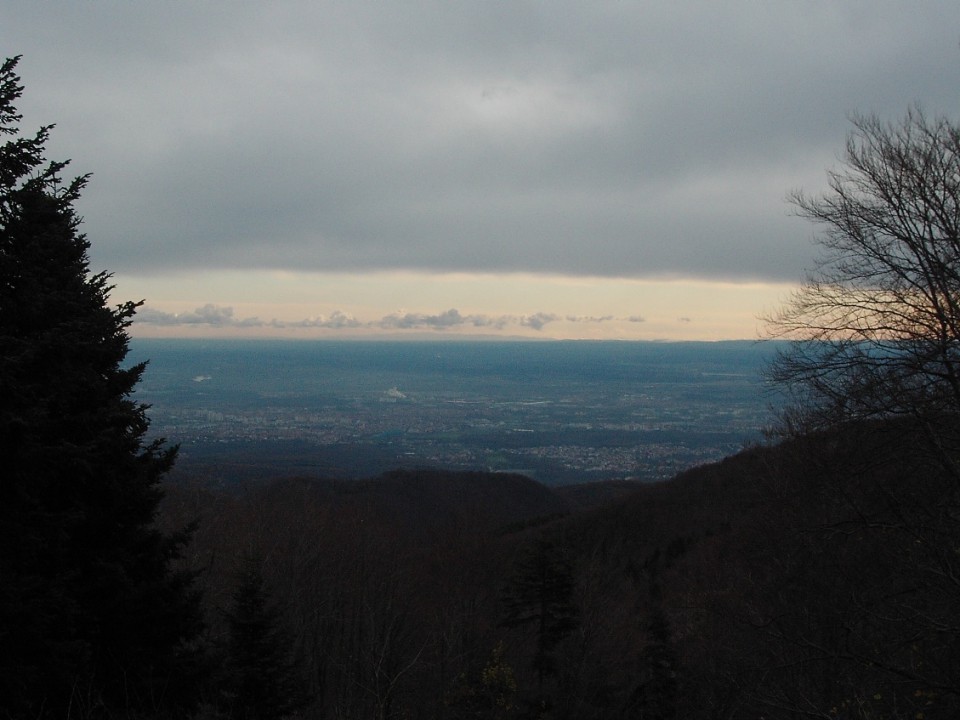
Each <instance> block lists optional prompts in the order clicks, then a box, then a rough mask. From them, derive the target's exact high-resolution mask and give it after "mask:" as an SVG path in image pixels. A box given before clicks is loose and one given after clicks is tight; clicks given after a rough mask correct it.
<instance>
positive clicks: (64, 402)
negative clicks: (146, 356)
mask: <svg viewBox="0 0 960 720" xmlns="http://www.w3.org/2000/svg"><path fill="white" fill-rule="evenodd" d="M18 60H19V58H13V59H9V60H7V61H5V62H4V63H3V65H2V66H0V134H3V135H5V136H8V138H9V139H8V141H7V142H6V143H4V144H3V145H2V146H0V455H2V457H3V465H4V470H3V474H2V480H0V716H4V717H7V716H10V717H20V716H29V717H34V718H36V717H45V716H50V717H67V716H69V715H70V714H73V715H80V714H85V715H87V716H93V715H96V714H97V713H98V712H102V713H103V714H107V713H110V712H116V711H118V710H120V709H122V710H124V711H128V712H129V711H133V709H135V708H143V709H150V710H153V709H156V708H158V707H160V706H162V705H169V704H171V703H177V702H186V701H187V699H188V698H187V697H186V694H185V693H186V689H185V688H186V685H184V684H183V682H182V681H185V679H184V678H183V677H182V673H181V672H180V669H181V668H182V667H183V660H184V653H183V650H184V646H185V643H186V642H187V641H189V640H190V639H191V638H194V637H195V636H196V634H197V633H198V631H199V603H198V599H197V597H196V595H195V594H194V593H193V591H192V590H191V578H190V576H188V575H186V574H183V573H177V572H174V571H173V570H172V569H171V562H172V561H173V560H174V559H175V558H176V557H177V556H178V553H179V551H180V549H181V547H182V544H183V542H184V541H185V537H184V536H167V535H165V534H163V533H161V532H160V531H159V530H158V529H157V528H156V527H155V526H154V516H155V514H156V512H157V507H158V503H159V501H160V499H161V492H160V489H159V487H158V483H159V481H160V479H161V476H162V475H163V474H164V473H165V472H166V471H167V470H168V469H169V468H170V466H171V465H172V463H173V461H174V456H175V453H176V450H175V448H169V447H165V446H164V444H163V443H162V442H161V441H151V442H147V441H146V440H145V433H146V431H147V428H148V420H147V417H146V408H145V407H144V406H143V405H141V404H138V403H137V402H135V401H134V400H133V399H132V397H131V394H132V392H133V390H134V388H135V386H136V384H137V383H138V381H139V380H140V377H141V374H142V373H143V371H144V365H142V364H139V365H133V366H125V365H124V361H125V358H126V355H127V351H128V335H127V332H126V331H127V328H128V326H129V324H130V321H131V318H132V316H133V315H134V313H135V311H136V308H137V305H138V304H137V303H132V302H126V303H123V304H120V305H118V306H116V307H110V306H109V304H108V298H109V294H110V291H111V290H112V287H111V285H110V284H109V277H110V276H109V275H108V274H106V273H99V274H91V272H90V269H89V264H88V259H87V250H88V248H89V242H88V241H87V239H86V238H85V236H84V235H82V234H80V233H79V231H78V228H79V224H80V218H79V217H78V216H77V215H76V213H75V212H74V207H73V206H74V203H75V202H76V200H77V199H78V198H79V196H80V192H81V191H82V189H83V188H84V186H85V185H86V182H87V177H85V176H84V177H79V178H76V179H74V180H72V181H69V182H64V181H62V180H61V177H60V173H61V171H62V170H63V169H64V167H65V166H66V163H57V162H47V161H46V160H45V159H44V144H45V142H46V140H47V138H48V135H49V131H50V127H44V128H41V129H40V131H39V132H37V133H36V134H35V135H34V136H33V137H19V136H18V126H17V125H18V122H19V120H20V115H18V114H17V112H16V108H15V103H16V101H17V100H18V98H19V97H20V95H21V93H22V91H23V88H22V86H21V85H20V81H19V77H18V76H17V74H16V71H15V69H16V65H17V62H18ZM181 691H183V692H181Z"/></svg>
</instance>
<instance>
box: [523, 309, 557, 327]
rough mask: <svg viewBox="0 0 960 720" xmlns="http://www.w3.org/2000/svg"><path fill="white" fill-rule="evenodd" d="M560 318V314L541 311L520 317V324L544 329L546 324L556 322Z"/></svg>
mask: <svg viewBox="0 0 960 720" xmlns="http://www.w3.org/2000/svg"><path fill="white" fill-rule="evenodd" d="M559 319H560V316H559V315H554V314H553V313H542V312H540V313H536V314H534V315H527V316H525V317H522V318H520V324H521V325H523V326H524V327H529V328H533V329H534V330H543V328H544V326H546V325H547V324H548V323H552V322H556V321H557V320H559Z"/></svg>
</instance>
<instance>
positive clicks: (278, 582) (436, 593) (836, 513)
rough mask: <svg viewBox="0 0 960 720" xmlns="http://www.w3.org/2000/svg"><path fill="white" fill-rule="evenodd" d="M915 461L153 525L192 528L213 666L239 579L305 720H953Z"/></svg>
mask: <svg viewBox="0 0 960 720" xmlns="http://www.w3.org/2000/svg"><path fill="white" fill-rule="evenodd" d="M917 440H918V439H917V438H916V437H913V436H911V434H910V433H909V432H908V431H907V430H906V428H905V427H902V426H898V425H896V424H876V425H873V424H870V425H858V426H850V427H848V428H845V429H844V430H842V431H835V432H831V433H826V434H823V435H819V436H812V437H808V438H804V439H801V440H795V441H791V442H787V443H784V444H782V445H779V446H776V447H762V448H756V449H752V450H748V451H745V452H743V453H741V454H739V455H737V456H734V457H731V458H729V459H727V460H725V461H723V462H721V463H718V464H715V465H711V466H707V467H703V468H698V469H695V470H692V471H690V472H688V473H686V474H684V475H682V476H680V477H678V478H676V479H675V480H673V481H670V482H666V483H661V484H655V485H645V486H640V487H637V488H636V489H635V491H633V492H632V493H630V494H628V495H625V496H622V497H619V498H614V499H612V500H610V501H609V502H607V503H606V504H603V505H601V506H600V507H593V508H584V506H583V505H580V504H577V503H576V502H575V501H572V500H570V499H565V498H561V497H560V496H558V495H557V494H556V492H555V491H551V490H548V489H546V488H543V487H540V486H538V485H536V484H535V483H532V482H531V481H528V480H526V479H524V478H520V477H514V476H499V475H483V474H472V475H448V474H443V473H436V472H427V471H423V472H413V471H410V472H398V473H394V474H391V475H388V476H384V477H381V478H377V479H374V480H370V481H366V482H361V483H359V484H351V483H337V482H332V481H331V482H324V481H316V480H290V481H283V482H275V483H272V484H270V485H267V486H264V487H256V486H252V487H249V488H248V489H247V490H246V491H245V492H242V493H239V494H234V493H231V494H223V493H214V492H210V491H209V490H204V489H203V488H199V487H193V486H190V485H189V484H187V485H179V486H176V487H172V488H170V489H169V490H168V497H167V501H166V505H165V518H166V520H167V521H168V522H170V523H172V525H173V526H179V525H181V524H182V523H183V522H184V521H186V520H187V519H189V518H191V517H195V518H197V519H199V521H200V525H199V528H200V529H199V531H198V533H197V535H196V537H195V538H194V542H193V544H192V546H191V566H192V568H193V569H196V570H203V574H202V578H203V579H202V583H203V584H204V590H205V593H204V594H205V598H206V607H207V619H208V622H209V636H208V638H207V642H208V643H209V646H210V648H211V649H212V650H213V651H214V652H224V653H227V652H228V647H229V636H230V627H229V623H228V622H226V620H225V618H226V617H227V616H228V615H229V612H230V608H231V606H232V603H233V602H234V599H233V595H234V593H235V592H236V590H237V587H238V578H239V577H241V575H238V573H240V571H241V570H242V568H243V566H244V563H249V559H250V558H251V557H252V558H256V563H257V564H256V567H257V570H258V572H260V573H262V577H263V579H264V582H265V585H264V587H265V588H266V591H267V592H268V593H269V596H270V598H271V600H272V602H273V603H275V607H276V608H277V610H278V612H279V615H278V623H279V625H280V626H282V627H283V628H284V629H285V632H286V633H287V638H288V639H289V645H288V646H286V648H287V650H289V652H290V658H289V659H290V660H291V661H295V666H296V671H295V673H296V677H297V678H298V682H299V686H298V687H299V690H300V691H301V692H302V693H303V697H304V698H306V700H305V703H306V704H305V705H304V710H305V711H306V713H307V715H308V716H312V717H418V718H461V717H528V716H531V713H532V714H533V716H537V715H538V714H539V716H542V717H563V718H618V717H623V718H628V717H684V718H718V717H729V718H732V717H738V718H747V717H761V716H764V717H802V716H804V715H810V714H813V715H814V716H824V717H911V718H915V717H918V716H919V715H918V714H920V713H923V716H924V717H948V716H951V714H952V713H953V711H955V710H956V709H957V706H958V700H957V696H956V692H957V690H958V689H960V688H958V683H957V680H956V678H957V677H958V674H957V670H958V669H960V646H958V644H957V639H958V638H957V631H956V628H955V619H956V617H958V616H960V615H958V612H960V607H958V606H960V598H958V595H957V593H956V586H955V578H956V577H957V574H956V570H957V567H956V565H957V560H958V559H957V557H956V554H955V553H953V552H947V553H944V552H943V551H944V549H945V548H951V547H956V546H957V542H958V541H960V538H958V537H957V536H956V531H955V529H954V528H953V524H952V522H951V517H952V513H954V512H955V511H956V509H957V508H956V505H955V504H953V503H954V502H955V495H956V494H955V492H954V490H953V484H952V480H951V479H950V478H949V477H948V476H947V475H946V474H945V473H944V472H943V471H942V470H941V469H940V468H939V465H938V464H937V463H935V462H932V461H929V458H928V456H925V455H924V454H923V453H921V452H918V451H915V450H916V448H918V447H920V446H919V445H918V443H917ZM601 492H602V491H601ZM950 543H952V544H950ZM541 619H542V620H543V622H542V623H541ZM227 665H228V664H227ZM227 665H224V666H227ZM223 682H225V679H223V678H220V680H219V681H215V682H213V683H212V684H211V686H210V691H209V695H208V701H209V702H210V703H211V704H212V705H215V706H218V707H220V708H221V709H224V708H226V705H224V697H223V695H222V692H223V690H222V688H223ZM218 683H219V684H218Z"/></svg>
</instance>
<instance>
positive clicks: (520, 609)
mask: <svg viewBox="0 0 960 720" xmlns="http://www.w3.org/2000/svg"><path fill="white" fill-rule="evenodd" d="M575 589H576V583H575V580H574V576H573V567H572V565H571V562H570V559H569V557H568V555H567V553H566V552H565V550H564V548H563V547H561V546H560V545H557V544H556V543H554V542H553V541H551V540H548V539H545V538H540V539H538V540H536V541H535V542H534V543H533V544H532V545H531V546H530V547H528V548H526V550H525V552H523V554H521V555H520V556H519V557H518V558H517V560H516V561H515V563H514V567H513V572H512V576H511V577H510V579H509V581H508V584H507V587H506V589H505V592H504V596H503V603H504V606H505V608H506V615H505V617H504V619H503V621H502V622H501V623H500V624H501V625H502V626H503V627H507V628H528V629H530V630H532V632H533V636H534V639H535V641H536V649H535V651H534V654H533V660H532V665H533V669H534V670H535V671H536V673H537V691H538V694H539V695H540V696H541V699H542V696H543V688H544V680H545V679H546V678H547V677H550V676H554V675H556V674H557V672H558V670H559V668H558V666H557V658H556V657H555V654H554V651H555V650H556V647H557V645H558V644H559V643H560V642H561V641H562V640H563V639H564V638H566V637H567V636H568V635H570V633H572V632H573V631H574V630H575V629H576V628H577V626H578V625H579V615H578V611H577V607H576V605H575V604H574V590H575Z"/></svg>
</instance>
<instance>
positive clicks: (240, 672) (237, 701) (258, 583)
mask: <svg viewBox="0 0 960 720" xmlns="http://www.w3.org/2000/svg"><path fill="white" fill-rule="evenodd" d="M240 563H241V565H240V571H239V573H238V575H237V587H236V589H235V591H234V593H233V606H232V607H231V609H230V611H229V612H228V613H227V623H228V627H229V631H230V635H229V642H228V647H227V661H226V678H225V682H224V688H223V689H224V691H225V694H226V696H227V699H228V704H229V705H230V706H231V708H232V711H233V713H232V714H233V717H237V718H244V719H245V720H274V719H278V718H282V717H285V716H288V715H289V714H290V713H292V712H294V711H296V710H298V709H300V708H301V707H302V706H303V705H304V703H305V700H306V696H305V693H304V687H303V686H304V682H303V678H302V676H301V674H300V672H299V668H298V667H297V666H296V664H295V663H294V662H293V658H292V654H291V647H290V645H291V642H290V637H289V636H288V635H287V633H286V632H284V630H283V625H282V620H281V617H280V613H279V612H278V611H277V608H276V607H275V606H274V605H272V604H271V602H270V598H269V594H268V592H267V589H266V585H265V583H264V580H263V575H262V572H261V569H260V568H261V565H262V561H261V559H260V558H259V557H258V556H256V555H253V554H250V553H244V554H243V556H242V557H241V561H240Z"/></svg>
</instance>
